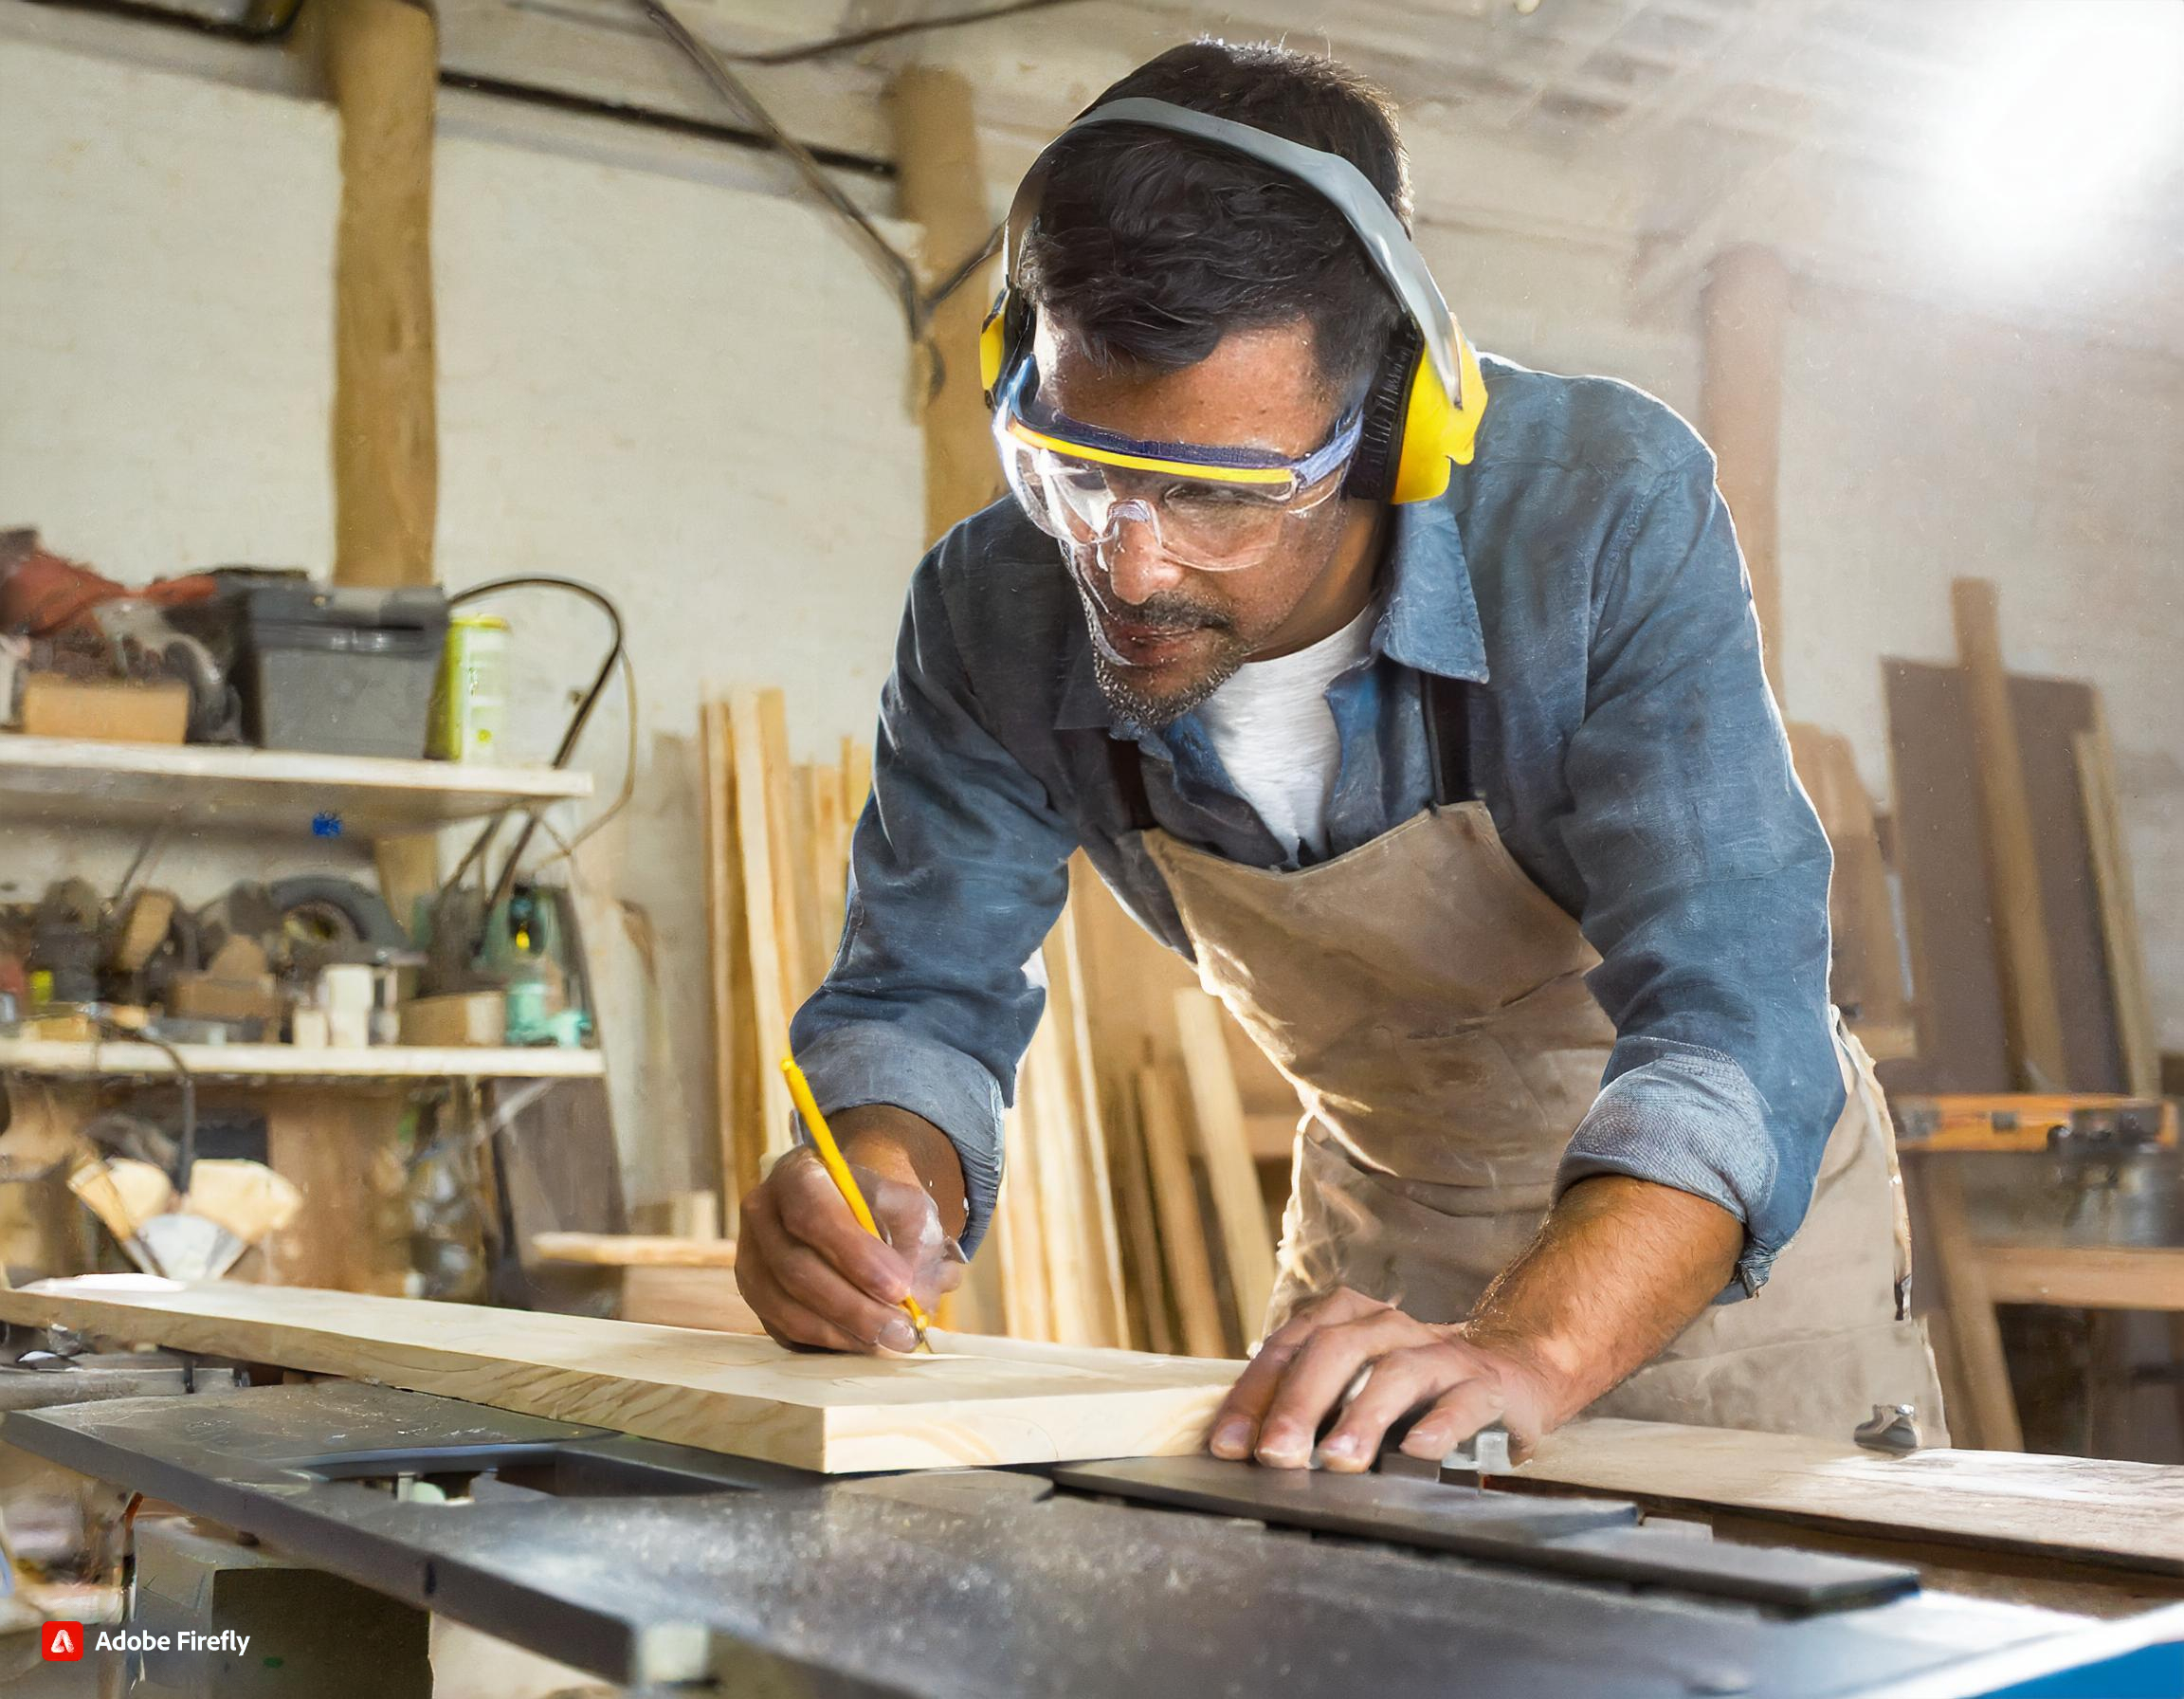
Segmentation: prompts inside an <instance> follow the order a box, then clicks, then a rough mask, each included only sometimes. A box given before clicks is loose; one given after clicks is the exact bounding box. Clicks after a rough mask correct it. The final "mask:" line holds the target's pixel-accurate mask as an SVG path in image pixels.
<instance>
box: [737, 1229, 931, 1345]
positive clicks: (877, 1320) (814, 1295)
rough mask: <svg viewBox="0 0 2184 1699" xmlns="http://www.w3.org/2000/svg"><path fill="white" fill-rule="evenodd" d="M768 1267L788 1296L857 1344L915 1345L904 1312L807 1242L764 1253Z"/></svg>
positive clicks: (783, 1292) (912, 1332)
mask: <svg viewBox="0 0 2184 1699" xmlns="http://www.w3.org/2000/svg"><path fill="white" fill-rule="evenodd" d="M767 1273H768V1274H769V1275H770V1276H771V1277H772V1278H773V1279H774V1282H775V1283H776V1284H777V1285H778V1286H779V1288H780V1289H781V1292H782V1294H783V1295H784V1296H785V1297H787V1298H788V1299H789V1300H790V1302H792V1303H793V1304H796V1305H799V1306H802V1307H803V1308H805V1309H806V1310H809V1311H810V1312H811V1313H812V1314H813V1315H817V1316H821V1317H824V1318H825V1319H826V1320H827V1321H828V1322H829V1323H831V1324H833V1325H834V1326H835V1327H837V1328H839V1329H841V1331H842V1332H843V1333H845V1334H846V1335H847V1336H848V1337H849V1338H850V1339H852V1340H854V1341H855V1342H856V1343H857V1348H858V1349H859V1350H865V1351H869V1350H871V1349H872V1348H873V1347H874V1346H876V1345H883V1346H885V1347H886V1348H887V1349H888V1350H890V1351H909V1350H914V1349H916V1347H917V1344H918V1335H917V1332H916V1331H915V1330H914V1329H913V1328H912V1327H911V1325H910V1318H909V1317H908V1316H906V1315H904V1314H903V1313H902V1311H901V1309H899V1308H897V1307H896V1306H894V1305H891V1304H882V1303H880V1302H879V1301H878V1300H877V1299H875V1298H872V1297H871V1296H869V1295H868V1294H867V1293H865V1291H863V1290H861V1289H860V1288H857V1287H854V1286H851V1285H850V1284H849V1282H847V1281H846V1280H845V1279H843V1278H842V1274H841V1271H840V1270H837V1269H836V1268H835V1267H834V1266H833V1265H832V1264H831V1263H829V1262H828V1260H827V1259H826V1258H825V1257H824V1256H822V1255H820V1254H819V1252H818V1251H815V1250H813V1249H812V1248H811V1247H810V1246H809V1245H801V1244H790V1245H786V1246H783V1247H781V1248H780V1249H779V1250H778V1251H775V1252H774V1254H772V1255H770V1256H769V1257H768V1259H767Z"/></svg>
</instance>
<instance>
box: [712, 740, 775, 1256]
mask: <svg viewBox="0 0 2184 1699" xmlns="http://www.w3.org/2000/svg"><path fill="white" fill-rule="evenodd" d="M700 727H701V734H702V744H703V765H704V791H703V795H702V803H703V810H704V843H705V965H706V968H707V971H708V989H709V991H710V993H711V997H712V1003H711V1015H712V1029H713V1031H712V1038H713V1117H714V1137H715V1142H716V1144H717V1146H718V1149H719V1162H720V1200H721V1205H722V1218H723V1220H724V1222H725V1225H726V1228H727V1232H728V1233H729V1234H730V1236H731V1237H733V1236H734V1234H735V1232H736V1222H737V1211H738V1209H739V1208H740V1207H741V1205H742V1201H743V1198H744V1197H745V1196H747V1195H748V1194H749V1193H750V1191H751V1189H752V1188H753V1187H755V1185H757V1183H758V1167H759V1157H760V1154H761V1153H762V1151H763V1149H764V1146H765V1138H764V1133H763V1118H764V1115H765V1100H764V1090H763V1087H762V1085H761V1083H760V1078H759V1071H760V1070H759V1057H758V1033H757V1028H756V1025H755V1020H754V1016H753V1007H754V1005H753V997H752V978H751V949H750V941H749V939H748V937H747V936H746V928H747V926H748V924H749V922H748V919H747V917H746V904H745V896H744V886H743V846H742V841H741V838H740V835H739V834H738V832H737V829H736V827H737V822H736V731H735V725H734V723H733V722H732V720H731V718H730V712H729V705H728V703H726V702H724V701H718V700H716V701H709V702H707V703H704V704H703V705H702V708H701V713H700Z"/></svg>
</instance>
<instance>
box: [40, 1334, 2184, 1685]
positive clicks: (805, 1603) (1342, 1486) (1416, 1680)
mask: <svg viewBox="0 0 2184 1699" xmlns="http://www.w3.org/2000/svg"><path fill="white" fill-rule="evenodd" d="M183 1361H184V1362H185V1365H186V1367H189V1366H190V1365H189V1360H187V1359H185V1360H183ZM206 1367H207V1368H208V1369H209V1370H210V1371H211V1372H191V1373H188V1374H186V1376H185V1380H186V1381H189V1382H193V1383H194V1384H196V1385H197V1386H199V1387H200V1388H201V1389H202V1388H207V1387H209V1388H211V1390H198V1391H194V1392H176V1393H159V1394H154V1395H152V1396H138V1397H124V1398H98V1399H97V1400H96V1401H90V1402H70V1401H66V1399H67V1396H68V1391H69V1388H68V1386H67V1384H66V1377H67V1375H68V1374H69V1372H70V1371H69V1370H68V1369H67V1368H66V1367H64V1366H60V1365H58V1364H49V1368H48V1372H47V1373H46V1374H45V1376H44V1379H46V1380H49V1381H54V1382H59V1383H60V1384H58V1385H55V1386H54V1387H53V1389H52V1391H51V1392H49V1393H47V1394H46V1395H45V1401H44V1403H43V1407H40V1408H31V1409H23V1408H17V1409H13V1410H11V1411H10V1413H9V1415H8V1416H7V1417H6V1422H5V1428H4V1430H0V1437H4V1438H5V1440H6V1441H7V1442H8V1443H9V1444H12V1445H14V1446H17V1447H20V1448H22V1449H23V1450H25V1451H27V1452H32V1453H35V1454H36V1455H38V1456H41V1457H44V1458H46V1459H49V1460H50V1461H52V1462H54V1463H57V1464H60V1465H63V1466H64V1467H65V1468H68V1469H71V1470H75V1471H80V1472H82V1473H83V1474H86V1475H90V1476H94V1477H98V1478H100V1479H102V1480H105V1481H109V1482H113V1483H116V1484H118V1485H119V1486H121V1487H122V1488H124V1489H128V1490H130V1491H133V1492H136V1493H140V1494H143V1495H144V1496H145V1497H146V1498H147V1499H151V1500H160V1501H165V1502H167V1503H169V1504H172V1505H173V1506H175V1507H178V1508H180V1509H182V1510H184V1511H187V1512H189V1513H191V1515H193V1516H195V1517H197V1518H201V1519H203V1520H204V1521H205V1522H208V1523H210V1524H215V1525H219V1526H220V1527H223V1528H226V1529H230V1530H234V1531H235V1532H236V1533H238V1534H240V1535H242V1536H245V1537H246V1540H247V1541H250V1542H263V1543H264V1546H266V1547H268V1548H271V1549H273V1550H275V1551H277V1552H279V1553H281V1554H284V1556H285V1557H286V1558H288V1559H291V1560H294V1561H295V1562H297V1563H299V1564H301V1565H304V1566H306V1573H309V1572H330V1573H331V1574H333V1575H335V1576H339V1577H345V1578H348V1580H349V1581H351V1582H354V1583H358V1584H359V1585H360V1587H361V1588H363V1589H369V1590H370V1592H369V1594H364V1593H358V1594H356V1595H355V1596H356V1597H359V1598H370V1599H375V1600H376V1599H380V1598H381V1597H382V1596H383V1598H384V1599H392V1600H396V1601H400V1603H401V1604H403V1605H406V1606H409V1607H411V1608H412V1609H414V1610H415V1611H417V1612H419V1613H423V1612H433V1613H438V1614H440V1615H441V1616H443V1617H448V1618H452V1619H454V1620H456V1621H459V1622H462V1623H465V1624H468V1625H470V1626H471V1627H473V1628H476V1629H478V1630H481V1631H483V1632H484V1633H486V1634H489V1635H496V1636H498V1637H500V1638H501V1639H503V1640H506V1641H510V1642H513V1643H514V1644H516V1645H518V1646H520V1647H523V1648H526V1649H528V1650H530V1651H533V1652H535V1653H540V1654H542V1655H544V1656H547V1657H551V1658H554V1659H556V1660H559V1661H561V1662H563V1663H566V1664H570V1665H573V1666H576V1667H578V1668H580V1669H582V1670H585V1671H589V1672H595V1673H596V1674H598V1675H600V1676H603V1677H605V1678H607V1679H608V1680H610V1681H612V1682H616V1683H620V1684H623V1685H625V1686H627V1687H629V1688H632V1689H637V1690H651V1689H672V1688H675V1687H677V1686H679V1685H681V1684H699V1683H705V1682H709V1681H710V1682H714V1683H717V1684H718V1688H719V1690H720V1691H723V1692H731V1693H740V1692H751V1693H765V1694H769V1695H772V1694H804V1693H809V1694H813V1695H820V1694H824V1695H845V1696H846V1695H882V1694H884V1695H919V1696H920V1699H922V1696H926V1695H931V1696H934V1699H939V1696H942V1695H945V1696H946V1699H975V1696H980V1695H995V1696H1000V1695H1011V1696H1014V1695H1048V1694H1051V1695H1069V1696H1071V1699H1078V1696H1085V1695H1100V1694H1128V1695H1130V1696H1131V1699H1154V1696H1156V1695H1162V1694H1170V1693H1174V1694H1178V1695H1190V1696H1192V1699H1201V1696H1203V1695H1209V1694H1221V1693H1237V1694H1253V1695H1262V1694H1352V1693H1356V1694H1367V1693H1370V1694H1373V1695H1375V1696H1376V1699H1407V1696H1409V1695H1425V1694H1451V1693H1464V1694H1480V1695H1497V1696H1499V1695H1541V1696H1555V1699H1561V1696H1564V1695H1573V1694H1584V1695H1600V1696H1603V1699H1654V1696H1669V1695H1675V1696H1687V1695H1697V1694H1716V1695H1722V1694H1742V1693H1752V1694H1771V1695H1782V1696H1784V1699H1793V1696H1794V1699H1804V1696H1808V1695H1810V1696H1811V1699H1820V1696H1822V1695H1828V1696H1848V1695H1880V1694H1889V1695H1902V1696H1906V1699H1909V1696H1914V1695H1916V1696H1918V1699H1956V1696H1959V1695H1963V1696H1969V1695H1997V1694H2012V1695H2025V1696H2027V1699H2029V1696H2030V1695H2033V1694H2038V1695H2042V1696H2043V1699H2064V1696H2066V1695H2078V1694H2083V1695H2087V1696H2092V1695H2100V1696H2102V1699H2176V1695H2178V1694H2179V1693H2184V1606H2175V1605H2172V1606H2168V1607H2165V1608H2159V1609H2155V1610H2151V1611H2147V1612H2144V1613H2142V1614H2139V1615H2138V1616H2135V1617H2126V1618H2123V1619H2120V1620H2112V1621H2100V1620H2095V1619H2093V1618H2090V1617H2080V1616H2076V1615H2071V1614H2067V1613H2064V1612H2058V1611H2051V1610H2045V1609H2036V1608H2032V1607H2029V1606H2026V1605H2021V1604H2013V1603H2002V1602H1996V1601H1993V1600H1989V1599H1973V1598H1967V1597H1958V1596H1952V1595H1950V1594H1947V1593H1944V1592H1941V1591H1938V1590H1933V1589H1929V1588H1925V1587H1922V1586H1921V1585H1920V1578H1919V1574H1918V1572H1917V1571H1916V1570H1915V1569H1913V1568H1910V1567H1907V1566H1905V1565H1902V1564H1899V1563H1893V1562H1875V1561H1871V1560H1869V1559H1865V1558H1852V1557H1845V1556H1839V1555H1833V1554H1829V1553H1825V1552H1817V1551H1799V1550H1795V1549H1788V1548H1783V1547H1779V1546H1766V1545H1746V1544H1731V1543H1729V1542H1726V1541H1716V1540H1712V1539H1709V1538H1707V1537H1705V1530H1703V1529H1697V1530H1692V1529H1689V1528H1684V1529H1678V1528H1676V1527H1674V1526H1672V1525H1663V1524H1660V1523H1657V1522H1656V1523H1647V1522H1642V1521H1641V1519H1640V1516H1639V1513H1638V1511H1637V1509H1636V1507H1634V1506H1633V1504H1632V1503H1630V1502H1629V1501H1628V1500H1619V1499H1615V1498H1601V1497H1574V1496H1552V1495H1547V1494H1542V1493H1532V1492H1518V1491H1501V1490H1483V1489H1481V1487H1480V1486H1479V1485H1478V1483H1477V1482H1476V1480H1466V1479H1463V1478H1459V1477H1455V1476H1447V1475H1444V1476H1438V1477H1427V1478H1420V1477H1415V1476H1407V1475H1395V1474H1369V1475H1353V1476H1338V1475H1333V1474H1325V1473H1309V1474H1299V1473H1290V1472H1284V1471H1267V1470H1260V1469H1257V1468H1254V1467H1251V1466H1247V1465H1243V1464H1233V1463H1223V1462H1219V1461H1216V1460H1214V1459H1212V1458H1210V1457H1205V1456H1185V1457H1169V1458H1155V1459H1139V1460H1124V1461H1118V1462H1103V1463H1084V1464H1074V1465H1047V1466H1042V1467H1037V1468H1022V1469H1010V1470H981V1469H967V1470H936V1471H911V1472H906V1473H898V1474H881V1475H868V1476H863V1477H858V1478H842V1477H838V1476H836V1477H828V1476H821V1475H814V1474H808V1473H805V1472H803V1471H797V1470H792V1469H788V1468H784V1467H781V1466H779V1465H774V1464H767V1463H760V1462H755V1461H751V1460H748V1459H742V1458H737V1457H732V1456H726V1455H722V1454H719V1453H716V1452H706V1451H702V1450H698V1449H693V1448H689V1447H683V1446H673V1445H666V1444H662V1443H659V1442H656V1441H651V1440H644V1439H636V1438H632V1437H630V1436H628V1435H627V1434H619V1433H616V1432H613V1431H611V1430H609V1429H605V1428H600V1427H590V1426H583V1425H578V1424H574V1423H570V1422H562V1421H553V1420H545V1419H541V1418H537V1417H534V1416H519V1415H514V1414H510V1413H506V1412H502V1411H499V1410H493V1409H489V1408H485V1407H483V1406H481V1405H476V1404H470V1403H464V1402H461V1401H458V1400H454V1399H450V1398H440V1397H435V1396H429V1395H426V1394H421V1393H412V1392H402V1391H396V1390H394V1389H391V1388H388V1387H381V1386H373V1385H367V1384H363V1383H359V1382H354V1381H343V1380H322V1381H317V1382H313V1383H309V1384H297V1385H271V1386H259V1387H237V1386H235V1385H233V1384H232V1380H233V1377H232V1375H231V1374H229V1373H228V1372H227V1371H226V1370H225V1369H224V1368H221V1367H219V1365H206ZM105 1390H109V1391H110V1390H113V1389H111V1388H108V1389H105ZM12 1401H14V1402H16V1403H22V1402H26V1401H28V1400H26V1399H23V1398H16V1399H14V1400H12ZM141 1588H142V1581H141V1578H140V1581H139V1589H140V1599H139V1604H140V1606H142V1605H143V1604H144V1601H143V1599H142V1598H141ZM215 1598H216V1595H214V1594H212V1593H210V1592H209V1591H208V1592H206V1593H205V1594H204V1595H203V1596H202V1598H200V1599H198V1600H197V1602H196V1603H195V1605H193V1606H191V1607H188V1608H191V1609H194V1610H195V1611H196V1613H197V1614H196V1617H195V1618H194V1620H193V1621H192V1622H191V1623H190V1624H189V1626H191V1627H194V1628H195V1629H197V1630H198V1631H199V1632H201V1633H203V1634H205V1635H208V1636H213V1635H220V1634H221V1633H222V1632H223V1631H224V1630H228V1629H232V1628H234V1627H235V1626H236V1623H235V1621H233V1620H228V1621H224V1620H221V1619H219V1615H220V1607H218V1606H217V1605H209V1604H208V1602H207V1601H208V1600H212V1599H215ZM165 1608H166V1609H167V1611H168V1615H169V1618H170V1620H172V1618H173V1611H174V1607H173V1604H172V1602H171V1601H170V1602H169V1603H168V1605H167V1606H166V1607H165ZM319 1610H320V1613H321V1614H320V1616H319V1617H317V1618H316V1619H314V1620H313V1621H312V1623H311V1627H312V1630H313V1632H314V1633H316V1634H317V1635H321V1636H323V1643H322V1644H321V1645H320V1646H319V1647H318V1648H316V1649H307V1648H302V1647H295V1646H291V1647H288V1648H286V1649H285V1650H286V1651H287V1653H288V1659H289V1662H290V1667H291V1669H300V1668H301V1667H302V1666H301V1663H300V1661H298V1660H299V1658H300V1654H301V1653H305V1652H306V1651H311V1650H316V1652H317V1653H318V1654H319V1655H320V1656H322V1657H323V1656H338V1655H339V1653H340V1652H341V1649H342V1648H343V1647H344V1645H345V1644H346V1645H347V1646H349V1647H352V1648H362V1647H365V1646H367V1645H371V1644H374V1643H375V1642H373V1641H372V1640H371V1639H370V1638H369V1635H368V1634H367V1632H366V1628H365V1627H364V1626H360V1625H347V1624H344V1622H343V1621H341V1620H340V1619H338V1613H331V1612H329V1611H328V1610H327V1608H326V1607H324V1606H320V1607H319ZM145 1619H146V1618H145V1616H144V1614H143V1610H142V1609H140V1610H139V1611H138V1612H137V1613H134V1614H133V1617H132V1620H133V1622H139V1623H140V1622H142V1621H143V1620H145ZM199 1643H201V1644H210V1643H214V1642H212V1641H211V1640H209V1639H208V1640H207V1641H205V1642H199ZM263 1643H264V1635H260V1644H261V1647H263ZM204 1655H205V1656H207V1657H211V1658H215V1659H217V1658H219V1657H222V1656H227V1655H228V1654H225V1653H206V1654H204ZM231 1661H232V1660H231ZM260 1661H261V1662H262V1661H263V1660H260ZM155 1675H156V1672H155ZM208 1680H209V1682H210V1683H211V1685H207V1686H205V1687H204V1688H202V1690H203V1691H206V1692H218V1693H220V1694H222V1695H223V1696H224V1699H225V1696H227V1695H229V1694H246V1693H255V1692H259V1691H266V1692H272V1691H295V1690H297V1689H296V1687H295V1686H294V1684H293V1682H292V1681H291V1682H290V1683H289V1684H288V1685H286V1686H282V1685H280V1684H279V1683H278V1681H276V1680H272V1679H271V1678H269V1677H268V1676H267V1674H266V1672H264V1670H263V1669H260V1668H258V1667H256V1666H255V1665H253V1666H252V1667H250V1668H247V1669H246V1668H244V1667H242V1664H241V1663H240V1662H236V1663H235V1664H234V1667H233V1668H231V1669H228V1670H226V1671H225V1672H221V1671H213V1672H210V1674H209V1677H208ZM394 1680H395V1674H394V1671H393V1668H392V1666H391V1665H390V1666H389V1667H388V1670H387V1673H386V1681H387V1682H389V1683H391V1682H393V1681H394ZM254 1682H255V1683H258V1684H260V1685H253V1683H254ZM161 1690H168V1691H183V1690H198V1689H185V1688H182V1687H173V1688H163V1689H161ZM396 1690H397V1689H396V1688H395V1687H393V1686H382V1687H381V1688H379V1689H377V1691H380V1692H384V1693H386V1694H388V1695H389V1696H390V1699H391V1696H392V1695H393V1694H394V1693H395V1692H396Z"/></svg>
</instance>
